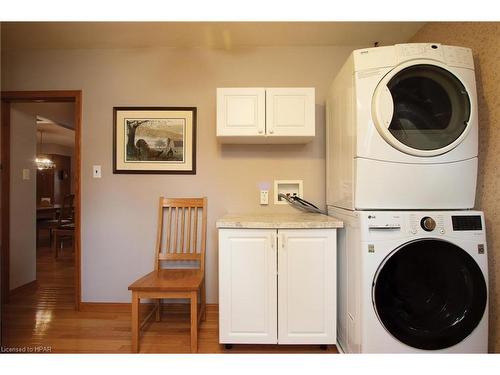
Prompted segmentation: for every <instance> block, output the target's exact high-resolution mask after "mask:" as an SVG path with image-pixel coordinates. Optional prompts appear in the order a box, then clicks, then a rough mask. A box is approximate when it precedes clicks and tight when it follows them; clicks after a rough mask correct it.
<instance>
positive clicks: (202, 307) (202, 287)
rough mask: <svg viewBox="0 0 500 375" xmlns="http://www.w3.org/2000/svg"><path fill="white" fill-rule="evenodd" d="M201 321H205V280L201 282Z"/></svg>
mask: <svg viewBox="0 0 500 375" xmlns="http://www.w3.org/2000/svg"><path fill="white" fill-rule="evenodd" d="M200 303H201V320H202V321H205V320H206V319H207V286H206V283H205V280H203V285H202V286H201V301H200Z"/></svg>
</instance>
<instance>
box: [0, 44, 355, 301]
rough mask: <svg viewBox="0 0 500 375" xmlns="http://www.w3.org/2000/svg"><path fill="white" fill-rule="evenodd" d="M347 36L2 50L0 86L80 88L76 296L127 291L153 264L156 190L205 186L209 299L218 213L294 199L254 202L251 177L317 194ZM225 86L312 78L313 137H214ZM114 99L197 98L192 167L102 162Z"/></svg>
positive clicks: (319, 197) (122, 296)
mask: <svg viewBox="0 0 500 375" xmlns="http://www.w3.org/2000/svg"><path fill="white" fill-rule="evenodd" d="M354 48H355V47H281V48H280V47H276V48H275V47H268V48H246V49H232V50H213V49H197V48H192V49H189V48H158V49H153V48H150V49H127V50H123V49H122V50H120V49H115V50H111V49H110V50H104V49H94V50H92V49H89V50H75V49H73V50H69V49H68V50H43V49H38V50H11V51H4V53H3V56H2V58H3V62H2V69H3V70H2V83H3V89H6V90H56V89H64V90H68V89H71V90H74V89H82V90H83V123H82V190H81V191H82V300H83V301H92V302H122V301H123V302H128V301H130V294H129V292H128V290H127V287H128V285H129V284H130V283H132V282H133V281H134V280H135V279H137V278H138V277H140V276H142V275H144V274H146V273H147V272H149V271H151V270H152V267H153V255H154V243H155V233H156V214H155V212H156V205H157V201H158V197H159V196H160V195H165V196H169V197H188V196H204V195H205V196H207V197H208V205H209V208H208V241H207V248H208V249H207V263H206V264H207V270H206V279H207V300H208V302H209V303H214V302H216V301H217V290H218V284H217V279H218V276H217V262H218V257H217V231H216V229H215V221H216V219H217V218H218V217H220V216H222V215H224V214H225V213H228V212H231V213H238V212H261V213H265V212H275V211H281V212H291V211H293V208H290V207H287V206H274V205H273V204H270V205H269V206H268V207H261V206H260V205H259V194H258V189H259V185H260V184H269V185H270V186H272V183H273V180H274V179H302V180H303V181H304V194H305V198H306V199H307V200H310V201H312V202H315V203H316V204H318V205H319V206H323V205H324V204H325V117H324V109H325V108H324V105H325V96H326V92H327V89H328V87H329V85H330V83H331V81H332V80H333V78H334V77H335V75H336V73H337V71H338V70H339V68H340V66H341V64H342V63H343V62H344V61H345V59H346V58H347V56H348V54H349V53H350V52H351V50H353V49H354ZM231 86H236V87H238V86H239V87H244V86H257V87H280V86H299V87H300V86H309V87H315V88H316V117H317V122H316V130H317V136H316V139H315V140H314V141H313V142H312V143H310V144H307V145H220V144H218V143H217V140H216V137H215V119H216V116H215V105H216V102H215V89H216V88H217V87H231ZM113 106H195V107H197V108H198V124H197V136H198V144H197V174H196V175H194V176H188V175H126V174H125V175H114V174H112V144H113V140H112V126H113V124H112V116H113ZM92 165H102V178H101V179H93V178H92V174H91V168H92ZM271 193H272V191H271ZM270 201H271V199H270ZM249 282H251V280H249Z"/></svg>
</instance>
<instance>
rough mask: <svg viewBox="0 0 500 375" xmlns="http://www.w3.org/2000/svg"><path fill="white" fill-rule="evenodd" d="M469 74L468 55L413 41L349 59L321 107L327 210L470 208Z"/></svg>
mask: <svg viewBox="0 0 500 375" xmlns="http://www.w3.org/2000/svg"><path fill="white" fill-rule="evenodd" d="M474 74H475V72H474V63H473V60H472V52H471V50H470V49H468V48H462V47H452V46H445V45H440V44H437V43H435V44H430V43H429V44H420V43H419V44H399V45H395V46H388V47H377V48H368V49H361V50H356V51H354V52H353V53H352V54H351V55H350V57H349V59H348V60H347V62H346V63H345V64H344V66H343V67H342V68H341V70H340V72H339V74H338V75H337V77H336V78H335V80H334V81H333V84H332V86H331V88H330V91H329V94H328V99H327V204H328V205H333V206H336V207H340V208H346V209H351V210H355V209H358V210H364V209H395V210H397V209H467V208H472V207H473V206H474V200H475V191H476V177H477V153H478V121H477V99H476V81H475V76H474ZM457 187H459V188H457Z"/></svg>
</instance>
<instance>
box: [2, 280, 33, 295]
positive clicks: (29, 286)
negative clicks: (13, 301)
mask: <svg viewBox="0 0 500 375" xmlns="http://www.w3.org/2000/svg"><path fill="white" fill-rule="evenodd" d="M36 285H37V281H36V280H33V281H30V282H29V283H26V284H24V285H21V286H18V287H17V288H14V289H12V290H11V291H10V292H9V297H12V296H13V295H15V294H17V293H19V292H22V291H23V290H26V289H30V288H33V287H34V286H36Z"/></svg>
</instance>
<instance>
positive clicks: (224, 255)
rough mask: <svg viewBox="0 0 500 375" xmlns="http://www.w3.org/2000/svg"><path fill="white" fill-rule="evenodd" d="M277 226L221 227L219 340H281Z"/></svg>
mask: <svg viewBox="0 0 500 375" xmlns="http://www.w3.org/2000/svg"><path fill="white" fill-rule="evenodd" d="M276 292H277V276H276V230H274V229H219V342H220V343H235V344H237V343H247V344H276V343H277V312H276V309H277V295H276Z"/></svg>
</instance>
